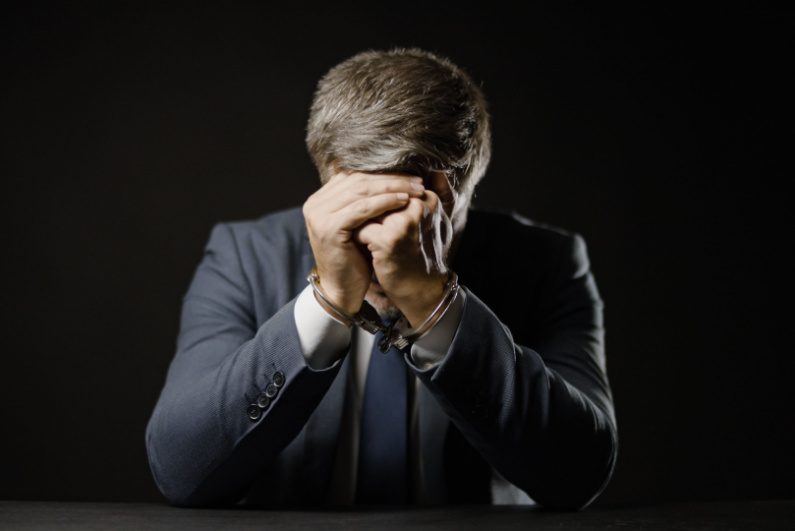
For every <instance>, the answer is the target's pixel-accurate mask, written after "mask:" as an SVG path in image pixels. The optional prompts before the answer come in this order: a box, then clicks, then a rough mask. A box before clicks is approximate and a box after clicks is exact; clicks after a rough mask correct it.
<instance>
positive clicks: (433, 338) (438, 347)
mask: <svg viewBox="0 0 795 531" xmlns="http://www.w3.org/2000/svg"><path fill="white" fill-rule="evenodd" d="M464 301H466V292H465V291H464V290H463V289H461V290H459V291H458V297H456V299H455V301H453V304H451V305H450V308H448V309H447V313H445V314H444V317H442V318H441V319H440V320H439V322H438V323H436V326H434V327H433V328H431V331H430V332H428V334H427V335H426V336H425V337H423V338H422V339H419V340H417V341H416V342H415V343H414V344H413V345H412V347H411V360H412V361H413V362H414V365H416V366H417V368H418V369H420V370H422V371H427V370H428V369H430V368H433V367H434V366H435V365H438V364H439V363H441V362H443V361H444V358H445V357H446V356H447V351H448V350H450V345H452V344H453V337H455V333H456V331H457V330H458V324H459V323H460V322H461V315H462V314H463V313H464Z"/></svg>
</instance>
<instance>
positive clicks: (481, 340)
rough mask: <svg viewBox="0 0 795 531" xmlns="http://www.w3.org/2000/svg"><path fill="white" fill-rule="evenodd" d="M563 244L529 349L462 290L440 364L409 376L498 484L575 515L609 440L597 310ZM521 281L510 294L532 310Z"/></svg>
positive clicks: (573, 255) (583, 274) (583, 272)
mask: <svg viewBox="0 0 795 531" xmlns="http://www.w3.org/2000/svg"><path fill="white" fill-rule="evenodd" d="M566 242H567V243H566V245H565V246H564V247H565V248H564V250H563V251H562V252H561V259H560V261H559V266H558V267H557V268H556V269H555V271H556V272H555V274H554V275H553V276H552V277H551V278H552V279H554V280H553V281H552V282H551V284H552V285H550V286H548V288H549V290H548V293H550V294H551V296H550V297H548V298H547V299H548V300H546V301H544V302H543V305H544V310H545V311H544V318H543V320H542V322H541V323H540V326H539V328H540V330H541V332H540V334H539V340H538V341H537V342H536V343H535V344H534V348H533V349H531V348H528V347H526V346H522V345H519V344H517V343H516V342H515V341H514V335H513V334H512V333H511V330H509V329H508V327H507V326H506V325H505V324H503V322H501V320H500V319H499V318H498V316H497V315H495V314H494V313H493V312H492V311H491V310H490V309H489V307H487V306H486V305H485V304H484V303H483V302H482V301H481V300H480V299H479V298H478V297H477V296H476V294H474V293H472V292H469V291H468V292H467V299H466V304H465V307H464V311H463V315H462V318H461V322H460V324H459V327H458V331H457V333H456V335H455V337H454V339H453V343H452V345H451V347H450V350H449V352H448V354H447V356H446V358H445V360H444V361H443V362H442V363H441V364H439V365H437V366H436V367H434V368H431V369H429V370H426V371H421V370H416V372H417V375H418V377H419V378H420V380H421V381H422V382H423V383H424V384H425V385H426V386H427V388H428V389H429V390H430V391H431V392H432V393H433V395H434V396H435V397H436V399H437V400H438V402H439V404H440V405H441V407H442V408H443V409H444V411H445V412H446V413H447V414H448V416H449V417H450V418H451V419H452V421H453V422H454V423H455V425H456V427H457V428H458V429H459V430H460V431H461V433H462V434H463V435H464V437H465V438H466V439H467V440H468V441H469V443H470V444H471V445H472V446H473V447H474V448H476V449H477V450H478V451H479V452H480V454H481V455H482V456H483V457H484V458H485V459H486V460H487V461H488V462H489V463H490V464H491V466H492V467H494V469H495V470H496V471H497V472H499V473H500V474H501V475H502V476H503V477H504V478H505V479H507V480H508V481H510V482H511V483H513V484H514V485H516V486H517V487H519V488H521V489H522V490H524V491H525V492H526V493H527V494H528V495H529V496H530V497H531V498H533V499H534V500H535V501H536V502H537V503H539V504H541V505H543V506H546V507H549V508H556V509H578V508H581V507H584V506H586V505H588V504H589V503H590V502H591V501H592V500H593V499H594V498H595V497H596V496H597V495H598V494H599V493H600V492H601V491H602V490H603V488H604V487H605V485H606V484H607V482H608V480H609V478H610V476H611V474H612V470H613V466H614V463H615V459H616V454H617V447H618V439H617V431H616V423H615V418H614V412H613V405H612V397H611V392H610V388H609V384H608V381H607V374H606V369H605V359H604V344H603V343H604V341H603V340H604V337H603V336H604V331H603V326H602V304H601V301H600V299H599V295H598V293H597V290H596V285H595V283H594V280H593V277H592V275H591V273H590V270H589V264H588V259H587V255H586V251H585V244H584V242H583V240H582V239H581V238H580V237H578V236H575V237H567V238H566ZM521 283H522V279H521V275H519V276H517V279H516V286H517V290H516V292H515V293H512V294H511V296H512V297H513V298H514V299H515V300H516V301H517V303H518V304H534V303H535V302H538V301H531V300H527V299H526V297H527V296H528V295H527V294H525V293H523V292H522V291H521V289H520V287H521ZM514 326H516V325H515V324H514Z"/></svg>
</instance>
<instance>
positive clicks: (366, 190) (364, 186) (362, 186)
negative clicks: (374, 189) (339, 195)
mask: <svg viewBox="0 0 795 531" xmlns="http://www.w3.org/2000/svg"><path fill="white" fill-rule="evenodd" d="M354 186H355V188H354V191H355V192H356V194H358V195H363V196H367V195H370V183H368V182H367V181H359V182H357V183H356V184H355V185H354Z"/></svg>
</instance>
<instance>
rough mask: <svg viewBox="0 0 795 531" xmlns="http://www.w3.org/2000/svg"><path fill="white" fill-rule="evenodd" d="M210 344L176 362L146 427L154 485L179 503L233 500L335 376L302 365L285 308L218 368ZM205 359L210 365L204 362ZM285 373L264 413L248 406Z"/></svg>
mask: <svg viewBox="0 0 795 531" xmlns="http://www.w3.org/2000/svg"><path fill="white" fill-rule="evenodd" d="M212 341H213V340H212V339H208V340H207V341H206V342H205V344H204V345H201V344H200V345H198V346H195V347H193V348H192V349H191V350H190V351H186V352H182V353H180V354H178V356H177V357H176V358H175V360H174V363H173V365H172V368H171V370H170V371H169V379H168V381H167V383H166V386H165V388H164V390H163V393H162V395H161V397H160V400H159V402H158V404H157V406H156V408H155V411H154V413H153V415H152V418H151V420H150V423H149V426H148V429H147V447H148V451H149V458H150V464H151V467H152V471H153V474H154V476H155V479H156V481H157V484H158V487H159V488H160V490H161V491H162V492H163V494H165V495H166V497H167V498H168V499H169V500H170V501H171V502H172V503H175V504H178V505H206V504H212V503H223V502H227V501H234V500H235V499H237V498H239V497H240V496H241V495H242V494H243V493H244V491H245V489H246V488H247V487H248V485H249V484H250V483H251V481H253V479H254V478H255V477H256V476H257V475H258V474H259V473H261V472H262V471H263V470H264V469H265V468H266V467H267V466H268V465H269V464H270V463H272V462H273V461H274V460H275V459H276V457H277V456H278V454H279V453H280V452H281V451H282V450H283V449H284V447H285V446H286V445H287V444H289V442H290V441H291V440H292V439H293V438H294V437H295V436H296V435H297V434H298V432H299V431H300V430H301V428H302V427H303V426H304V424H305V423H306V421H307V419H308V418H309V416H310V415H311V414H312V412H313V411H314V409H315V407H316V406H317V404H318V403H319V402H320V400H321V399H322V398H323V396H324V394H325V392H326V391H327V390H328V388H329V386H330V385H331V383H332V382H333V380H334V378H335V376H336V374H337V372H338V371H339V365H340V364H339V363H336V364H334V365H332V366H331V367H330V368H328V369H326V370H320V371H315V370H313V369H311V368H310V367H309V366H308V365H307V364H306V362H305V360H304V357H303V355H302V353H301V348H300V344H299V340H298V334H297V331H296V328H295V321H294V317H293V304H292V303H290V304H288V305H287V306H285V307H284V308H282V310H280V311H279V312H278V313H277V314H275V315H274V316H273V317H272V318H271V319H269V320H268V321H267V322H266V323H265V324H263V325H262V326H261V327H260V328H259V330H258V331H257V332H256V334H255V335H254V337H253V338H251V339H250V340H248V341H245V342H244V343H242V345H241V346H240V347H239V348H237V349H236V350H235V351H234V352H233V353H230V354H229V355H227V356H225V357H224V359H223V360H222V361H221V362H220V363H218V364H217V365H213V364H212V362H211V361H210V360H211V359H213V358H214V357H215V356H216V354H210V353H209V351H210V350H212V349H213V347H215V348H221V347H220V346H219V345H212ZM204 362H206V363H207V364H206V365H205V363H204ZM277 371H278V372H280V373H282V374H283V375H284V384H283V385H282V386H281V388H279V390H278V393H277V394H276V396H275V397H273V398H272V399H271V400H270V403H269V404H268V406H267V407H266V408H264V409H262V410H261V416H260V418H258V419H257V420H252V419H251V418H250V416H249V412H248V408H249V407H250V406H251V405H252V404H255V403H256V402H257V397H258V396H259V395H260V394H261V393H263V392H265V390H266V388H267V386H268V384H269V383H271V382H272V379H273V375H274V374H275V373H276V372H277Z"/></svg>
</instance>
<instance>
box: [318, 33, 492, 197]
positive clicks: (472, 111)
mask: <svg viewBox="0 0 795 531" xmlns="http://www.w3.org/2000/svg"><path fill="white" fill-rule="evenodd" d="M306 143H307V148H308V150H309V154H310V156H311V157H312V161H313V162H314V163H315V166H316V167H317V169H318V172H319V173H320V179H321V181H322V182H323V183H325V182H327V181H328V179H330V178H331V176H332V175H333V174H334V172H335V171H342V170H346V171H368V172H387V171H394V172H405V173H411V174H415V175H416V174H418V175H425V174H427V173H428V172H430V171H444V172H445V173H447V176H448V179H451V183H452V184H453V186H454V187H455V188H456V189H457V190H459V191H462V192H471V191H472V189H473V188H474V186H475V184H477V182H478V181H479V180H480V179H481V178H482V177H483V175H484V174H485V173H486V167H487V166H488V163H489V158H490V156H491V135H490V131H489V115H488V112H487V104H486V98H485V97H484V95H483V93H482V91H481V90H480V88H479V87H478V86H477V85H475V83H474V82H473V81H472V79H471V78H470V77H469V75H467V73H466V72H464V71H463V70H461V69H460V68H458V67H457V66H455V65H454V64H453V63H451V62H450V61H449V60H448V59H445V58H442V57H439V56H437V55H434V54H432V53H429V52H426V51H423V50H419V49H416V48H413V49H402V48H396V49H393V50H390V51H366V52H362V53H359V54H357V55H355V56H353V57H351V58H350V59H348V60H346V61H343V62H342V63H340V64H338V65H337V66H335V67H334V68H332V69H331V70H330V71H329V72H328V73H327V74H326V75H325V76H324V77H323V78H322V79H321V80H320V82H319V83H318V87H317V91H316V92H315V97H314V100H313V102H312V108H311V111H310V115H309V123H308V125H307V136H306Z"/></svg>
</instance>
